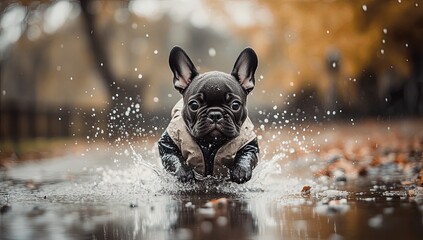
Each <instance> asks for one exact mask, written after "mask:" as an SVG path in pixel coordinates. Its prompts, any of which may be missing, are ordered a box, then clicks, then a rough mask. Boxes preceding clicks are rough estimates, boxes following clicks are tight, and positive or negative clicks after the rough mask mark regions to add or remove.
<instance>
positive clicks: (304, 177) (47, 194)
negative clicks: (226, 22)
mask: <svg viewBox="0 0 423 240" xmlns="http://www.w3.org/2000/svg"><path fill="white" fill-rule="evenodd" d="M270 144H272V143H270ZM273 144H274V142H273ZM280 145H281V144H279V145H278V146H280ZM288 149H289V148H288ZM322 149H324V148H323V147H322ZM268 151H270V150H268ZM115 152H123V153H124V154H119V155H116V154H114V153H115ZM155 154H157V152H155V147H154V146H150V147H148V148H146V147H145V146H137V145H132V146H131V145H128V146H126V148H125V149H124V150H122V149H120V150H116V149H112V150H111V149H100V151H90V152H88V153H86V154H84V155H67V156H63V157H60V158H56V159H51V160H45V161H38V162H28V163H25V164H22V165H19V166H16V167H14V168H12V169H10V170H8V171H6V172H1V173H0V179H1V181H0V198H1V199H0V201H1V206H2V208H1V216H0V239H379V238H384V239H423V189H422V188H421V187H418V186H417V185H416V184H415V183H414V182H412V181H410V176H409V175H407V174H402V173H400V172H395V174H387V175H386V174H385V175H380V174H379V175H378V174H373V175H372V174H369V175H367V176H363V177H356V178H350V176H349V175H347V176H346V177H345V179H344V178H342V179H341V180H339V178H337V176H336V175H328V176H329V177H328V176H320V175H316V170H315V168H316V166H320V165H319V164H321V160H318V156H317V155H315V154H314V153H312V152H310V153H309V154H308V155H304V154H303V155H299V154H296V153H294V154H291V155H290V152H289V150H288V151H277V152H276V153H275V154H273V155H271V156H272V157H269V156H270V153H268V154H267V156H265V158H264V159H263V160H262V161H261V162H260V164H259V165H258V166H257V168H256V169H255V170H254V174H253V178H252V179H251V181H249V182H248V183H246V184H243V185H238V184H235V183H228V182H224V181H216V180H214V179H206V180H204V181H203V182H201V183H198V184H195V185H189V186H187V185H182V184H180V183H178V182H177V181H176V180H175V178H173V177H172V176H170V175H169V174H167V173H166V172H165V171H163V169H162V168H161V166H160V163H158V162H157V160H158V158H157V157H155V156H156V155H155ZM293 156H294V157H296V158H297V159H296V160H295V161H292V159H290V158H293ZM313 159H315V160H313ZM316 159H317V160H316ZM331 161H332V160H331ZM417 162H419V161H417ZM328 164H329V165H328V166H332V165H330V164H332V162H330V163H328ZM420 164H421V160H420ZM416 166H417V165H416ZM332 170H333V169H332ZM373 170H374V171H376V170H375V169H373ZM317 172H318V171H317Z"/></svg>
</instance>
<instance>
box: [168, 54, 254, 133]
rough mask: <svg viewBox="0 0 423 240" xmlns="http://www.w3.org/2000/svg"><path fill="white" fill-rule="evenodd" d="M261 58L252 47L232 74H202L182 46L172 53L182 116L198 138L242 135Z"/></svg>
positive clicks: (171, 66)
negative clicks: (180, 97)
mask: <svg viewBox="0 0 423 240" xmlns="http://www.w3.org/2000/svg"><path fill="white" fill-rule="evenodd" d="M257 64H258V60H257V55H256V53H255V52H254V50H253V49H251V48H246V49H245V50H244V51H242V52H241V54H240V55H239V57H238V59H237V60H236V62H235V65H234V67H233V70H232V72H231V74H227V73H223V72H218V71H214V72H206V73H203V74H199V73H198V71H197V69H196V68H195V66H194V64H193V63H192V61H191V59H190V58H189V57H188V55H187V54H186V53H185V52H184V50H182V49H181V48H180V47H174V48H173V49H172V51H171V52H170V56H169V65H170V68H171V70H172V72H173V74H174V78H173V84H174V86H175V88H176V89H177V90H178V91H179V92H180V93H181V94H182V96H183V99H184V107H183V110H182V117H183V119H184V121H185V123H186V126H187V129H188V131H189V132H190V134H191V135H192V136H193V137H194V138H195V139H200V140H215V139H232V138H235V137H237V136H238V135H239V132H240V128H241V125H242V124H243V123H244V121H245V119H246V118H247V108H246V101H247V95H248V93H249V92H251V90H253V88H254V85H255V79H254V73H255V71H256V68H257Z"/></svg>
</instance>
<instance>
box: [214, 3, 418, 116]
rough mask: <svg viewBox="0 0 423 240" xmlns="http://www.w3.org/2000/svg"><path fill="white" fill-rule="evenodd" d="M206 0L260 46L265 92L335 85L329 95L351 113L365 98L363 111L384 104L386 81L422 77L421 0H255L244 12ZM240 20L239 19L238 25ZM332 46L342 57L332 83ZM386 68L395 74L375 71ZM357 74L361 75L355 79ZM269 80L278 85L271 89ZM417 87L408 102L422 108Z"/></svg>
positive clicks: (323, 93)
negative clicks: (386, 77)
mask: <svg viewBox="0 0 423 240" xmlns="http://www.w3.org/2000/svg"><path fill="white" fill-rule="evenodd" d="M209 5H210V6H212V7H214V8H215V9H217V11H216V12H217V13H223V14H224V15H225V17H226V19H227V20H229V21H228V22H229V23H231V25H232V26H233V28H234V29H236V31H237V33H238V34H240V35H242V36H246V37H248V38H249V39H250V41H251V45H252V46H254V47H255V48H256V49H257V50H258V51H259V55H260V57H261V59H262V60H263V61H265V62H266V65H264V66H263V65H261V68H262V69H263V68H264V71H265V72H266V76H265V79H266V81H263V83H262V84H265V85H266V86H265V87H266V89H268V90H270V91H272V89H273V91H282V92H288V93H289V92H298V90H299V89H302V88H304V87H307V88H310V87H311V88H317V90H318V92H319V93H320V94H319V95H320V96H321V98H322V97H325V96H326V97H327V96H328V95H327V92H331V90H330V89H336V91H337V92H338V93H339V94H329V96H339V97H340V99H330V101H329V102H335V101H336V100H339V101H340V102H342V105H343V107H345V108H348V107H349V108H352V109H353V110H354V111H358V112H360V111H361V110H362V109H366V108H363V103H369V102H372V105H369V106H368V108H369V109H366V110H365V111H366V112H368V110H369V111H370V112H375V111H377V110H378V109H383V108H384V107H386V103H384V99H385V98H386V97H387V96H388V95H389V92H390V88H391V86H396V85H404V83H402V82H403V81H404V80H406V79H408V80H407V81H408V82H410V81H414V82H416V81H417V82H421V81H422V80H421V75H422V72H423V68H422V61H421V59H422V57H421V56H423V45H422V44H421V43H422V42H423V24H422V22H423V11H422V7H423V6H422V5H423V4H422V3H421V1H385V0H358V1H342V0H341V1H336V0H335V1H273V0H261V1H257V2H243V5H244V8H246V9H247V10H248V9H249V12H248V11H247V12H246V13H245V14H244V15H245V16H244V17H243V16H242V15H241V14H237V13H236V12H235V11H233V10H234V9H235V8H236V7H238V8H239V7H240V6H235V5H233V4H232V3H230V2H229V3H228V2H218V3H216V2H215V1H209ZM239 15H241V16H239ZM247 16H248V17H247ZM240 19H241V20H244V22H241V24H240ZM399 19H400V20H399ZM247 20H248V21H247ZM332 49H337V50H338V51H339V55H340V58H341V59H342V64H341V66H338V68H339V70H338V73H337V81H335V82H334V81H331V80H330V79H331V77H330V75H331V74H332V73H331V71H328V68H327V64H326V63H325V61H326V56H328V54H329V52H331V51H332ZM263 61H262V62H263ZM335 67H337V66H335ZM393 71H395V73H396V75H397V76H400V77H396V78H394V79H393V78H391V80H392V81H393V82H390V83H383V82H382V81H384V80H383V79H382V78H381V77H380V76H381V75H383V74H384V73H390V72H393ZM370 73H373V76H370V75H369V74H370ZM364 75H366V76H364ZM360 76H362V77H360ZM361 81H366V82H363V83H360V84H357V82H361ZM371 81H374V83H370V82H371ZM275 84H278V85H279V86H281V89H282V90H278V89H275V87H274V86H275ZM407 84H408V83H407ZM333 85H335V86H333ZM414 85H417V84H414ZM420 85H421V84H420ZM373 88H376V89H373ZM414 89H416V88H414ZM417 89H420V90H419V92H418V93H415V94H414V95H416V97H414V100H410V102H413V104H414V105H419V106H421V107H420V108H422V107H423V106H422V105H423V97H422V94H423V89H422V87H421V86H419V87H417ZM375 93H376V94H375ZM409 93H411V92H409ZM275 94H278V93H277V92H276V93H275ZM405 95H409V94H405ZM417 95H418V96H419V97H417ZM375 100H376V102H375ZM326 105H327V104H326ZM326 108H331V107H330V106H328V105H327V106H326ZM370 108H371V109H370ZM414 109H417V107H414ZM414 112H416V110H414ZM420 112H422V113H423V109H422V110H420Z"/></svg>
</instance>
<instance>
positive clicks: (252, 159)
mask: <svg viewBox="0 0 423 240" xmlns="http://www.w3.org/2000/svg"><path fill="white" fill-rule="evenodd" d="M258 153H259V147H258V143H257V138H256V139H254V140H252V141H251V142H249V143H248V144H247V145H245V146H244V147H243V148H242V149H241V150H239V151H238V152H237V154H236V156H235V159H234V166H233V167H232V169H231V171H230V175H231V181H233V182H236V183H245V182H247V181H248V180H250V179H251V175H252V172H253V169H254V168H255V167H256V165H257V162H258Z"/></svg>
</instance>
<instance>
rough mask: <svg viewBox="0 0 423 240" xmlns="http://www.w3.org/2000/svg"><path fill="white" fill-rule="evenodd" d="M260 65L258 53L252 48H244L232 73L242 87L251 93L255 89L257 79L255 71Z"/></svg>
mask: <svg viewBox="0 0 423 240" xmlns="http://www.w3.org/2000/svg"><path fill="white" fill-rule="evenodd" d="M257 65H258V59H257V54H256V52H254V50H253V49H252V48H246V49H244V50H243V51H242V52H241V53H240V54H239V56H238V59H237V60H236V62H235V65H234V68H233V69H232V73H231V75H232V76H234V77H235V78H236V80H238V81H239V83H240V84H241V87H242V88H244V90H245V91H246V92H247V93H249V92H251V91H252V90H253V89H254V85H255V83H256V80H255V79H254V73H255V72H256V69H257Z"/></svg>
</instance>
